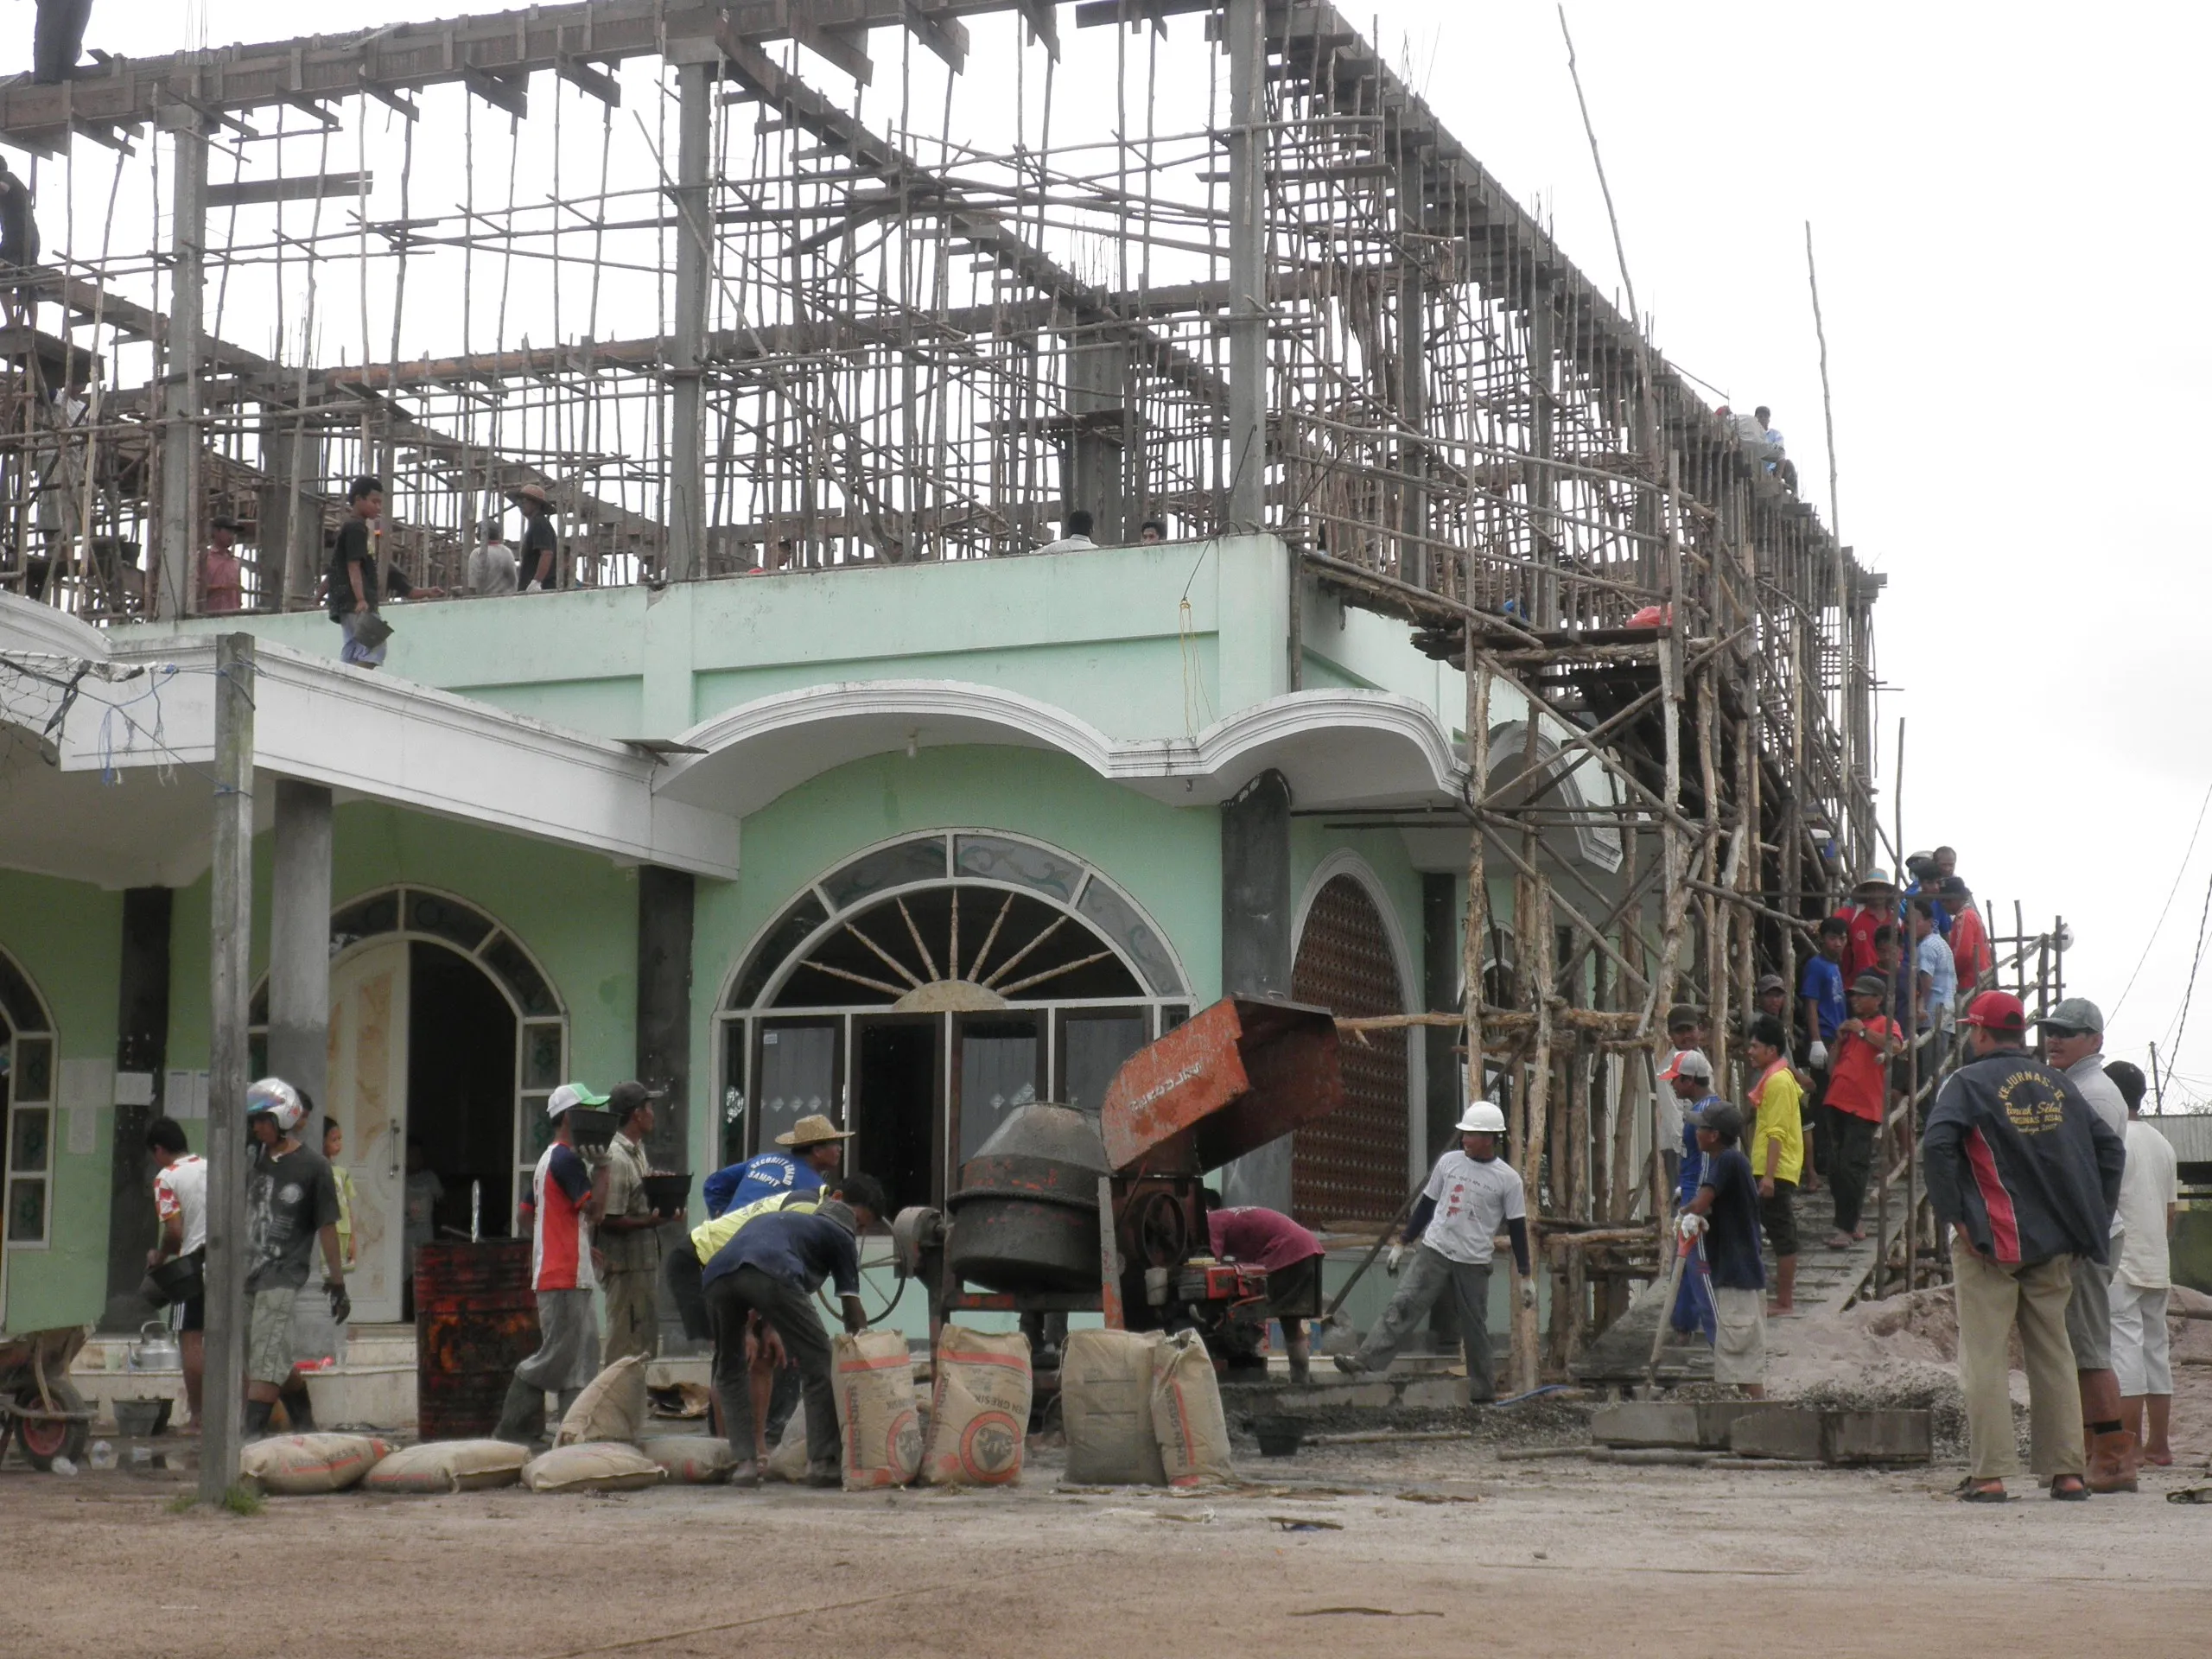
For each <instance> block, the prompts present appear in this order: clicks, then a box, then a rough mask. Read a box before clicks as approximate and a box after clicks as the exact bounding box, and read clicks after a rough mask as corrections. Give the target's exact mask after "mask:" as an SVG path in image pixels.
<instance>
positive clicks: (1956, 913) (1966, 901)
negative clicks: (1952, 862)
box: [1936, 875, 1996, 998]
mask: <svg viewBox="0 0 2212 1659" xmlns="http://www.w3.org/2000/svg"><path fill="white" fill-rule="evenodd" d="M1936 897H1937V898H1938V899H1941V900H1942V904H1943V908H1944V909H1945V910H1946V911H1948V912H1950V917H1951V936H1950V937H1951V960H1952V962H1953V963H1955V965H1956V966H1957V968H1958V970H1959V995H1961V997H1967V998H1970V996H1971V994H1972V993H1974V992H1975V991H1978V990H1979V989H1980V988H1981V976H1983V975H1984V974H1986V973H1988V972H1989V971H1990V970H1991V969H1992V968H1993V967H1994V966H1995V965H1996V957H1995V955H1994V954H1993V952H1992V951H1991V950H1990V948H1989V930H1988V929H1987V928H1986V927H1984V926H1983V925H1982V922H1981V912H1980V911H1978V910H1976V909H1975V908H1974V894H1972V893H1968V892H1967V884H1966V882H1965V881H1964V880H1962V879H1961V878H1960V877H1958V876H1955V875H1947V876H1944V877H1942V879H1941V880H1939V881H1938V883H1937V885H1936Z"/></svg>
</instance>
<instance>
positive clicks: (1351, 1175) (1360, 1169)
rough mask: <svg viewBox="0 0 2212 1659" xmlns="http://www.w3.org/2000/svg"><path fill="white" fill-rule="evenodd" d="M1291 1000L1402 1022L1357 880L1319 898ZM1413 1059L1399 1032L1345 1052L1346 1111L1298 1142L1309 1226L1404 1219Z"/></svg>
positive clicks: (1302, 1212) (1400, 1003)
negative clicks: (1400, 1208) (1397, 1016)
mask: <svg viewBox="0 0 2212 1659" xmlns="http://www.w3.org/2000/svg"><path fill="white" fill-rule="evenodd" d="M1290 994H1291V995H1292V997H1293V998H1294V1000H1295V1001H1300V1002H1311V1003H1313V1004H1315V1005H1316V1006H1318V1007H1325V1008H1326V1009H1328V1010H1329V1011H1330V1012H1331V1013H1332V1014H1338V1015H1341V1016H1344V1017H1346V1018H1351V1017H1356V1016H1358V1015H1362V1014H1369V1015H1372V1014H1402V1013H1404V1012H1405V1010H1406V999H1405V987H1404V985H1403V983H1402V982H1401V980H1400V977H1399V973H1398V962H1397V954H1396V952H1395V951H1394V950H1392V949H1391V945H1390V935H1389V930H1388V929H1387V928H1386V927H1385V926H1384V925H1383V914H1382V912H1381V911H1380V910H1378V909H1377V908H1376V903H1375V900H1374V899H1373V897H1372V896H1371V895H1370V893H1369V892H1368V890H1367V887H1366V884H1365V883H1363V881H1361V880H1359V879H1358V878H1357V876H1353V875H1349V874H1344V875H1335V876H1332V877H1330V878H1329V880H1327V881H1326V882H1325V884H1324V885H1323V886H1322V887H1321V890H1320V891H1319V893H1316V894H1314V896H1313V904H1312V906H1310V907H1309V908H1308V909H1307V911H1306V925H1305V927H1304V929H1303V930H1302V931H1300V935H1299V939H1298V955H1297V957H1296V960H1295V961H1294V963H1293V964H1292V967H1291V975H1290ZM1338 1065H1339V1066H1340V1067H1341V1070H1342V1072H1343V1076H1344V1104H1343V1105H1342V1106H1339V1107H1338V1109H1336V1110H1335V1111H1333V1112H1332V1113H1331V1114H1329V1116H1326V1117H1325V1118H1322V1119H1320V1120H1319V1122H1313V1123H1309V1124H1307V1125H1306V1127H1305V1128H1301V1129H1300V1130H1299V1131H1298V1132H1297V1133H1296V1135H1294V1136H1293V1137H1292V1141H1291V1163H1290V1201H1291V1210H1292V1211H1293V1213H1294V1214H1295V1215H1296V1216H1297V1217H1298V1218H1299V1219H1300V1221H1302V1222H1304V1223H1306V1225H1308V1226H1330V1225H1333V1224H1336V1223H1338V1222H1388V1221H1389V1219H1390V1218H1391V1217H1393V1216H1394V1215H1395V1214H1396V1213H1397V1211H1398V1206H1399V1205H1400V1204H1401V1203H1402V1202H1403V1200H1404V1198H1405V1195H1406V1179H1407V1178H1406V1168H1407V1144H1406V1135H1407V1127H1408V1114H1409V1112H1410V1109H1411V1106H1410V1100H1411V1096H1410V1087H1411V1080H1410V1077H1409V1062H1408V1039H1407V1036H1406V1034H1405V1033H1400V1032H1377V1033H1374V1034H1373V1035H1371V1036H1370V1037H1369V1038H1368V1039H1367V1040H1366V1041H1365V1042H1360V1041H1358V1040H1357V1039H1347V1040H1345V1041H1344V1042H1343V1043H1341V1044H1340V1045H1338Z"/></svg>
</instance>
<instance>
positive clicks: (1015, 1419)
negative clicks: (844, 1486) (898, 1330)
mask: <svg viewBox="0 0 2212 1659" xmlns="http://www.w3.org/2000/svg"><path fill="white" fill-rule="evenodd" d="M930 1415H931V1421H930V1438H929V1450H928V1452H926V1453H925V1454H924V1456H923V1458H922V1478H923V1480H924V1481H925V1482H927V1483H928V1484H930V1485H932V1486H1006V1485H1010V1484H1013V1483H1014V1481H1016V1480H1019V1479H1020V1478H1021V1448H1022V1443H1023V1441H1024V1440H1025V1439H1026V1438H1027V1434H1028V1433H1029V1338H1027V1337H1025V1336H1023V1335H1022V1334H1021V1333H1020V1332H1018V1331H1016V1332H1010V1333H1008V1334H1007V1335H1005V1336H992V1335H989V1334H988V1333H986V1332H982V1331H970V1330H969V1329H968V1328H967V1327H966V1326H965V1325H946V1326H945V1327H944V1330H943V1331H942V1332H939V1333H938V1341H937V1387H936V1389H935V1390H934V1392H933V1393H932V1394H931V1412H930Z"/></svg>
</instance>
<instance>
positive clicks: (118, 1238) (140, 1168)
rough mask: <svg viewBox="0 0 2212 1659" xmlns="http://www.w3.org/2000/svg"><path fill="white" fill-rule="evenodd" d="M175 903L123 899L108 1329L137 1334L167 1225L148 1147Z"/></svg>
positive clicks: (145, 891) (132, 895)
mask: <svg viewBox="0 0 2212 1659" xmlns="http://www.w3.org/2000/svg"><path fill="white" fill-rule="evenodd" d="M174 899H175V894H174V893H171V892H170V890H169V889H168V888H167V887H132V888H130V889H129V890H128V891H126V892H125V893H124V895H123V957H122V962H121V964H120V969H119V971H118V975H117V989H116V1014H115V1033H116V1036H115V1097H116V1108H115V1142H114V1147H115V1150H114V1154H113V1160H112V1163H111V1173H110V1176H109V1183H108V1211H107V1306H106V1309H105V1312H104V1313H102V1314H101V1316H100V1328H101V1329H102V1330H103V1331H135V1330H137V1328H138V1325H139V1324H140V1322H141V1321H143V1319H146V1317H147V1314H148V1309H147V1306H146V1304H145V1303H144V1302H143V1300H140V1298H139V1295H138V1281H139V1280H141V1279H142V1278H143V1277H144V1276H145V1273H146V1252H147V1251H148V1250H150V1249H153V1248H154V1244H155V1242H156V1237H157V1236H158V1234H159V1232H160V1227H159V1224H157V1223H156V1221H155V1219H154V1198H153V1179H154V1165H153V1159H152V1157H151V1156H150V1154H148V1152H147V1150H146V1128H147V1126H148V1125H149V1124H150V1123H151V1122H153V1121H154V1120H155V1119H156V1117H158V1116H161V1114H162V1062H163V1061H164V1060H165V1059H166V1058H168V1035H169V913H170V910H171V907H172V903H173V901H174ZM141 1097H143V1098H141Z"/></svg>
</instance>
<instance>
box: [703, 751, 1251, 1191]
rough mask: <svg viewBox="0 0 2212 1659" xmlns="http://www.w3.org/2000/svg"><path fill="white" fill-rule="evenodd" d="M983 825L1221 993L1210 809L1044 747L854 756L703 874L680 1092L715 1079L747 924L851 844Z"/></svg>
mask: <svg viewBox="0 0 2212 1659" xmlns="http://www.w3.org/2000/svg"><path fill="white" fill-rule="evenodd" d="M927 829H1000V830H1004V831H1006V832H1007V833H1009V834H1013V835H1019V836H1030V837H1032V838H1033V839H1035V840H1038V841H1041V842H1048V843H1050V844H1051V845H1052V846H1055V847H1058V848H1060V849H1063V850H1065V851H1066V852H1069V853H1071V854H1073V855H1075V856H1077V858H1081V859H1084V860H1085V861H1088V862H1090V863H1091V864H1094V865H1096V867H1097V868H1099V869H1100V870H1102V871H1103V872H1104V873H1105V874H1107V875H1108V876H1109V877H1110V878H1111V879H1112V880H1114V881H1115V882H1116V884H1117V885H1119V886H1120V887H1122V890H1123V891H1125V892H1126V893H1128V894H1129V896H1130V897H1131V898H1132V899H1135V900H1136V902H1137V903H1138V904H1139V905H1141V906H1143V907H1144V909H1145V911H1146V912H1147V914H1149V915H1150V916H1151V918H1152V919H1153V920H1154V922H1155V923H1157V924H1158V925H1160V928H1161V929H1162V930H1163V931H1164V932H1165V933H1166V938H1167V940H1168V943H1169V944H1171V945H1172V946H1173V948H1174V950H1175V952H1176V954H1177V956H1178V957H1179V959H1180V960H1181V963H1182V965H1183V970H1184V972H1185V975H1187V976H1189V979H1190V982H1191V991H1192V999H1193V1001H1194V1002H1196V1003H1198V1004H1199V1005H1203V1004H1205V1003H1207V1002H1210V1001H1213V1000H1214V998H1215V997H1217V996H1218V995H1220V984H1221V820H1220V815H1219V813H1218V812H1217V810H1216V809H1214V808H1213V807H1211V806H1204V807H1190V808H1179V807H1173V806H1166V805H1162V804H1160V803H1159V802H1157V801H1154V800H1151V799H1148V798H1146V797H1144V796H1141V795H1139V794H1136V793H1135V792H1134V791H1130V790H1127V789H1124V788H1122V786H1121V785H1117V784H1112V783H1109V782H1107V781H1106V780H1105V779H1102V778H1100V777H1099V776H1098V775H1097V774H1096V773H1095V772H1092V771H1090V768H1089V767H1087V766H1083V765H1082V764H1081V763H1080V762H1077V761H1075V760H1070V759H1069V758H1067V757H1066V756H1065V755H1062V754H1058V753H1047V752H1044V751H1038V750H1028V749H1014V748H995V747H947V748H935V749H924V750H922V751H921V752H920V753H918V754H917V755H916V756H914V757H913V758H912V760H909V759H908V758H907V757H906V755H904V754H892V755H876V756H872V757H870V758H868V759H867V760H856V761H854V762H853V763H852V764H850V765H849V766H841V767H838V768H837V769H836V771H834V772H826V773H824V774H823V776H821V777H819V778H817V779H813V780H812V781H811V782H809V783H806V784H804V785H800V786H799V787H798V788H797V789H795V790H792V791H791V792H790V793H789V794H787V795H785V796H783V797H781V798H779V799H778V800H776V801H775V802H773V803H772V804H770V805H768V806H767V807H765V808H763V809H762V810H760V811H759V812H756V813H754V814H753V816H752V817H749V818H747V820H746V821H745V868H744V873H743V874H741V876H740V877H739V879H738V880H735V881H734V882H702V883H701V884H700V887H699V889H698V903H697V910H696V928H695V931H694V935H693V953H692V988H693V997H694V1003H693V1007H694V1015H693V1021H692V1032H693V1054H692V1067H693V1071H692V1076H693V1079H694V1081H693V1090H692V1093H693V1098H694V1100H695V1101H700V1102H704V1101H706V1100H708V1099H709V1096H710V1092H711V1088H712V1084H713V1081H714V1078H715V1058H716V1057H715V1052H714V1030H715V1013H716V1010H717V1009H718V1007H719V1006H720V1001H721V995H722V992H723V989H724V988H725V986H726V985H727V984H728V981H729V979H730V977H731V976H732V975H733V974H734V973H735V972H736V970H737V969H738V966H739V964H740V963H741V962H742V960H743V958H744V955H745V952H746V950H747V948H748V947H749V946H750V945H751V944H752V942H753V939H754V938H756V937H757V936H758V935H759V933H760V931H761V930H762V929H763V928H765V927H766V926H767V925H768V924H769V923H771V922H772V921H773V920H774V919H775V918H776V916H777V914H778V913H779V912H780V911H782V909H783V908H784V906H785V905H787V904H789V903H790V902H791V899H793V898H795V897H796V896H797V895H798V893H799V892H800V890H801V889H802V888H803V887H805V885H806V884H807V883H808V882H810V881H812V880H815V879H816V878H817V877H819V876H821V875H823V874H825V873H826V872H828V871H829V870H830V869H831V868H834V867H836V865H838V864H840V863H842V862H843V861H845V860H846V859H848V858H849V857H851V856H852V855H854V854H855V853H857V852H859V851H861V849H863V848H867V847H869V846H873V845H874V843H876V842H880V841H884V840H887V839H890V838H891V837H893V836H900V835H906V834H911V833H913V832H915V831H918V830H927ZM714 1117H715V1115H714V1114H713V1113H712V1112H711V1111H706V1110H701V1111H698V1112H697V1113H696V1114H695V1128H696V1138H695V1143H694V1154H693V1155H694V1157H695V1159H696V1160H699V1161H698V1162H697V1164H696V1167H699V1168H708V1167H711V1164H710V1163H709V1161H707V1160H710V1159H711V1158H712V1157H713V1155H714V1149H715V1135H717V1133H718V1130H717V1128H716V1127H715V1122H714Z"/></svg>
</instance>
